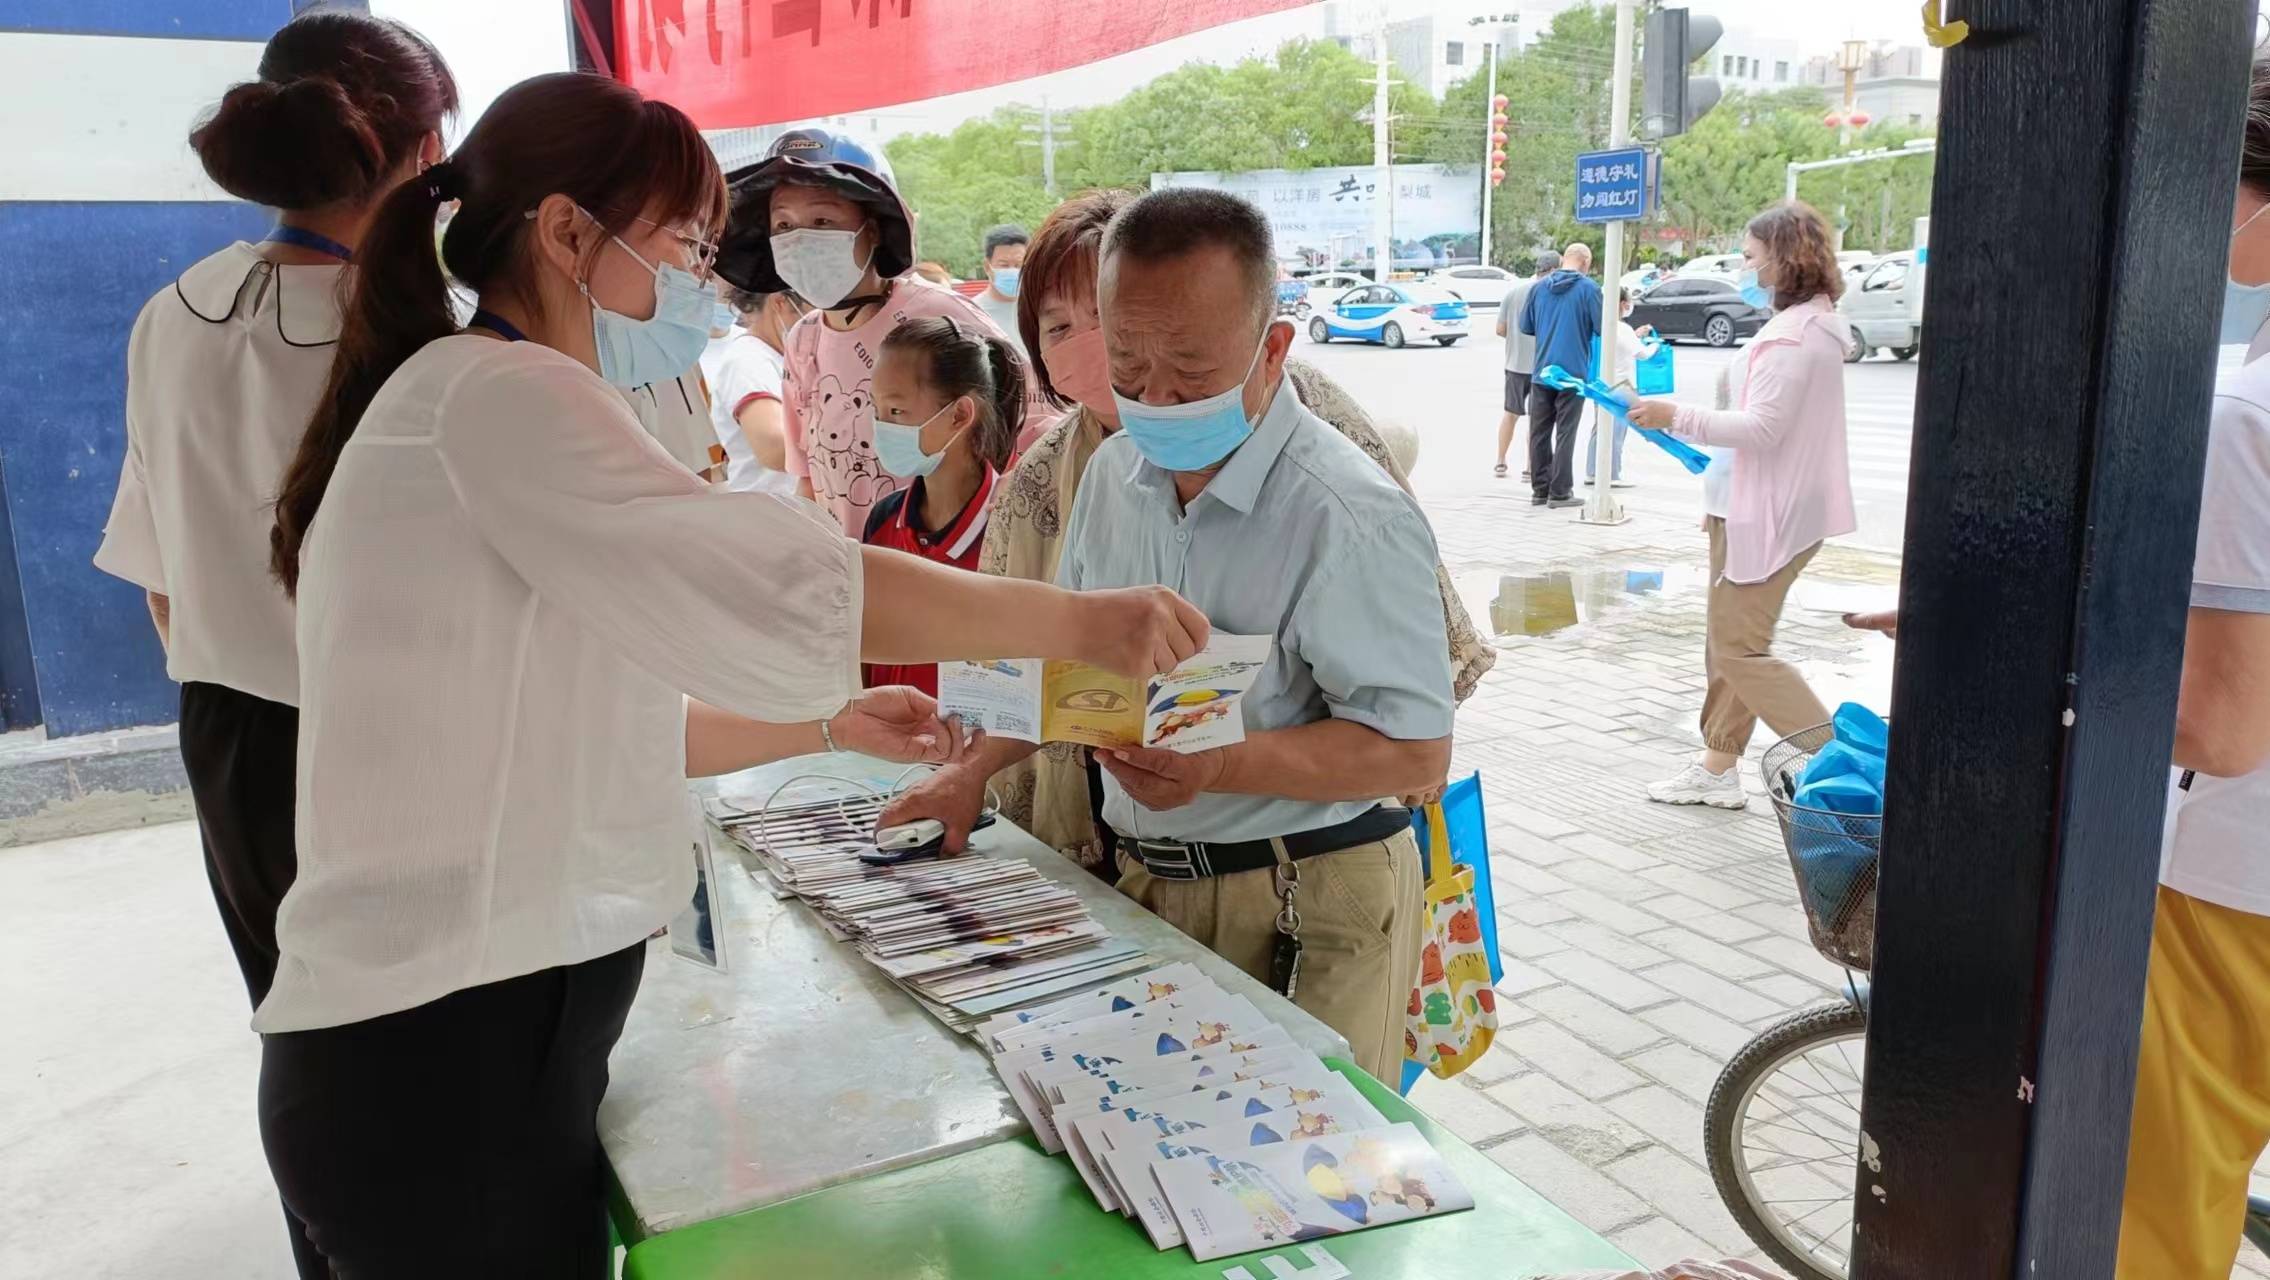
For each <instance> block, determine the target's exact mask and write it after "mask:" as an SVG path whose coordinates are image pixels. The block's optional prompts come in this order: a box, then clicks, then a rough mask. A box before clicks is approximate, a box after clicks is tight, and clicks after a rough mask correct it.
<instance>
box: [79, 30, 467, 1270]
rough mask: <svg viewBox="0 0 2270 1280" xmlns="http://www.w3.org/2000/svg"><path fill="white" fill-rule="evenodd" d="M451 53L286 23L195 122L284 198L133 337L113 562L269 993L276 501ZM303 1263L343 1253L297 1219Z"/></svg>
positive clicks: (276, 832)
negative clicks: (158, 669)
mask: <svg viewBox="0 0 2270 1280" xmlns="http://www.w3.org/2000/svg"><path fill="white" fill-rule="evenodd" d="M456 109H457V85H456V83H455V82H454V81H453V80H452V79H451V78H450V74H449V68H448V67H446V66H444V65H443V64H442V60H441V55H439V54H438V53H436V52H435V51H434V48H433V46H432V45H430V44H428V43H427V42H426V41H425V40H424V39H423V38H422V37H420V36H419V35H418V34H417V33H416V32H414V31H412V30H410V29H409V28H408V27H405V26H403V25H401V24H400V23H398V22H393V21H390V20H388V19H385V18H374V17H371V16H370V15H369V14H367V13H361V12H355V11H351V10H343V9H317V10H312V11H309V12H307V13H303V14H301V15H300V16H299V17H297V18H294V19H293V20H292V21H290V22H288V23H286V24H284V26H283V27H282V28H281V29H280V30H278V31H277V32H276V34H275V36H274V37H272V38H271V39H270V40H269V41H268V45H267V47H266V48H265V49H264V50H262V51H261V56H260V70H259V76H258V78H257V79H253V80H248V81H246V82H244V83H243V84H239V85H236V86H235V87H233V88H231V89H230V90H229V91H228V93H227V94H225V95H224V96H223V97H222V98H221V101H220V102H219V104H218V105H216V106H215V107H214V108H213V109H212V111H211V112H210V113H209V114H207V115H206V117H205V118H204V119H203V120H202V121H201V122H200V123H199V124H198V125H197V127H196V128H195V129H194V130H192V131H191V132H190V135H189V145H190V148H191V149H192V150H194V151H195V152H196V153H197V158H198V160H199V162H200V163H201V164H202V165H203V166H204V169H205V173H206V175H207V176H208V177H210V178H211V179H212V180H213V182H214V183H215V185H217V186H219V187H220V188H221V189H222V190H224V191H226V192H228V193H229V194H230V195H233V196H235V197H237V198H238V199H240V200H245V201H248V202H250V203H253V204H258V205H265V206H267V207H269V208H272V209H274V210H275V211H276V222H275V226H274V227H273V228H272V229H271V230H270V231H269V232H268V234H267V235H266V236H265V237H263V238H262V239H261V241H260V243H259V244H256V245H252V244H242V243H238V244H232V245H230V246H228V247H227V248H225V249H222V250H220V251H219V252H217V253H214V254H212V255H211V256H210V257H207V258H205V259H204V260H203V261H201V262H199V263H197V264H196V265H195V266H192V267H190V268H189V270H187V271H185V272H183V273H182V275H181V278H180V279H178V280H176V281H174V282H173V283H171V284H168V285H167V286H166V287H165V288H163V289H161V290H159V291H158V293H157V295H156V296H155V297H153V298H151V299H150V301H149V303H148V305H146V306H144V307H143V308H142V313H141V315H140V316H139V317H138V318H137V319H136V320H135V322H134V331H133V335H132V336H131V337H130V338H128V340H127V346H126V456H125V459H124V462H123V465H122V466H121V468H120V471H119V477H118V493H117V497H116V498H115V499H114V500H113V503H112V506H111V512H110V521H109V524H108V526H107V527H106V528H105V529H104V531H103V540H102V545H101V547H100V549H98V550H97V551H96V552H95V565H96V567H98V568H100V569H102V570H103V571H105V572H107V573H111V574H115V575H116V576H118V577H121V578H124V579H126V580H127V581H129V582H132V583H134V584H135V585H136V586H139V587H141V588H142V589H143V590H144V591H146V592H147V593H148V596H149V607H150V617H151V619H152V621H153V622H155V623H156V625H157V630H158V639H159V642H160V643H161V644H163V645H164V646H165V650H166V672H167V674H169V675H171V676H172V677H173V678H174V679H175V680H177V681H179V682H180V683H181V724H180V736H181V759H182V766H183V771H184V772H185V773H186V774H187V775H188V779H189V791H190V796H191V798H192V799H193V800H194V801H195V803H196V808H197V826H198V835H199V838H200V840H201V841H202V843H203V845H204V854H205V875H206V879H207V881H208V882H209V883H210V884H211V885H212V890H213V900H214V903H215V905H216V906H218V907H219V908H220V914H221V927H222V930H223V931H224V932H225V933H226V935H227V937H228V941H229V948H230V950H231V951H233V952H234V953H235V956H236V963H237V970H238V972H239V973H240V974H241V975H242V977H243V979H244V986H245V992H246V994H247V996H249V997H250V1000H251V1003H252V1004H255V1005H257V1004H259V1003H260V1000H261V999H262V997H264V996H266V995H267V994H268V986H269V983H270V982H271V980H273V978H274V977H275V973H276V905H277V903H279V902H280V901H282V900H283V897H284V892H285V890H287V889H289V888H290V887H291V884H292V878H293V876H294V874H295V872H296V869H297V866H298V862H297V859H296V858H295V857H294V855H293V844H292V821H293V811H294V805H293V790H294V778H293V771H294V768H295V764H294V760H295V752H296V750H297V742H298V737H299V662H298V658H297V656H296V655H295V653H294V651H293V642H292V604H291V601H290V600H289V599H287V598H286V597H285V595H284V592H283V591H282V590H281V589H280V588H279V587H278V586H277V584H276V583H275V581H274V580H273V579H272V578H270V577H269V575H268V572H267V559H268V556H267V548H268V523H269V505H270V504H271V503H272V502H273V501H274V500H275V497H276V487H277V485H278V483H279V482H280V481H281V480H282V479H283V474H284V465H285V463H286V462H288V461H289V460H290V459H291V456H292V451H293V450H294V449H295V448H296V447H297V446H298V444H299V438H300V433H301V431H303V430H304V429H305V428H306V426H307V420H308V415H309V414H310V413H311V412H312V411H313V410H314V408H315V404H316V400H317V398H318V397H319V396H320V395H321V393H322V390H323V380H324V378H325V376H326V375H327V374H328V372H329V371H330V368H331V357H332V353H333V350H334V349H335V344H336V340H337V338H338V334H339V303H338V298H339V285H340V281H341V277H342V276H343V275H345V274H346V273H347V270H348V263H349V262H350V261H351V260H352V258H353V257H354V253H355V249H356V248H357V247H358V246H359V245H361V243H362V242H363V238H364V234H365V232H366V230H367V228H368V226H369V223H370V219H371V215H372V212H373V211H374V210H375V209H376V208H377V206H378V204H379V202H380V201H381V200H382V199H384V198H385V196H386V195H387V194H388V193H389V192H391V191H393V190H394V188H395V187H396V186H398V185H400V184H401V183H402V182H404V181H405V180H408V179H411V178H414V177H415V176H416V175H417V174H418V172H419V171H420V170H421V169H423V168H425V167H426V166H427V165H430V164H432V163H434V162H435V161H437V160H439V159H440V158H441V129H442V126H443V125H444V123H445V122H446V121H447V119H448V117H449V116H450V114H451V113H452V112H454V111H455V110H456ZM286 1225H287V1228H288V1231H289V1234H290V1238H291V1242H292V1248H293V1250H294V1252H295V1254H297V1255H298V1256H299V1260H300V1265H301V1270H302V1273H303V1274H311V1275H327V1274H328V1269H327V1268H325V1267H324V1266H323V1263H322V1260H321V1259H320V1258H318V1257H315V1256H314V1254H313V1252H312V1250H311V1249H310V1248H309V1246H308V1244H307V1240H306V1237H305V1235H304V1234H303V1232H302V1231H301V1230H300V1226H299V1224H298V1223H297V1222H296V1221H287V1224H286Z"/></svg>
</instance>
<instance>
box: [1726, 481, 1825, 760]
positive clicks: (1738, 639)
mask: <svg viewBox="0 0 2270 1280" xmlns="http://www.w3.org/2000/svg"><path fill="white" fill-rule="evenodd" d="M1704 523H1705V526H1706V527H1707V528H1708V529H1709V530H1710V614H1709V621H1708V630H1707V631H1706V632H1705V634H1704V639H1703V671H1704V673H1705V674H1706V675H1708V676H1709V677H1710V683H1709V684H1708V685H1707V686H1705V688H1704V690H1703V709H1702V739H1703V745H1704V746H1705V747H1708V748H1710V749H1711V750H1712V751H1723V752H1725V753H1727V754H1728V755H1735V756H1738V755H1741V754H1742V752H1743V751H1744V750H1746V749H1747V748H1748V747H1749V745H1750V732H1751V731H1752V730H1753V729H1755V728H1757V725H1758V721H1760V720H1764V721H1765V722H1766V726H1767V727H1768V728H1770V729H1772V730H1773V731H1774V732H1775V733H1777V734H1780V735H1782V736H1784V737H1786V736H1788V735H1789V734H1792V733H1795V732H1797V731H1798V730H1800V729H1810V728H1812V727H1813V726H1814V725H1817V724H1823V723H1826V722H1827V720H1828V718H1829V709H1828V708H1827V707H1824V706H1822V705H1821V700H1820V698H1819V697H1817V696H1815V695H1814V693H1813V689H1812V686H1810V685H1808V684H1806V683H1805V677H1803V676H1801V675H1799V674H1797V668H1795V667H1793V666H1790V665H1789V664H1788V663H1786V662H1783V661H1782V660H1781V659H1779V658H1777V657H1775V656H1773V630H1774V627H1775V626H1776V625H1778V624H1779V623H1780V622H1781V606H1782V604H1783V602H1784V601H1786V600H1787V599H1788V598H1789V588H1790V587H1791V586H1793V585H1795V584H1796V582H1797V575H1798V574H1800V573H1802V572H1804V571H1805V566H1806V565H1808V564H1810V563H1812V560H1813V557H1814V555H1815V554H1817V553H1818V552H1819V551H1820V549H1821V544H1820V543H1818V542H1816V543H1814V544H1813V545H1812V546H1810V547H1807V548H1806V549H1805V550H1803V551H1800V552H1798V553H1797V557H1796V559H1793V560H1791V561H1790V562H1789V563H1788V564H1785V565H1783V566H1781V570H1780V571H1779V572H1778V573H1775V574H1774V575H1773V576H1772V577H1770V578H1768V579H1766V580H1765V581H1764V582H1753V583H1750V584H1748V585H1747V586H1743V585H1738V584H1735V583H1732V582H1726V581H1724V580H1723V576H1724V574H1725V573H1726V522H1725V521H1724V520H1721V519H1719V518H1718V517H1717V516H1712V517H1710V518H1709V519H1708V520H1707V521H1705V522H1704Z"/></svg>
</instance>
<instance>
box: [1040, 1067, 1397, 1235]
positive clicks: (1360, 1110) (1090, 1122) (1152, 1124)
mask: <svg viewBox="0 0 2270 1280" xmlns="http://www.w3.org/2000/svg"><path fill="white" fill-rule="evenodd" d="M1219 1092H1220V1093H1222V1094H1226V1095H1227V1096H1220V1097H1218V1096H1216V1095H1214V1094H1201V1095H1197V1096H1196V1097H1194V1098H1191V1099H1190V1100H1187V1101H1180V1100H1177V1101H1170V1102H1166V1103H1161V1104H1159V1106H1158V1108H1157V1109H1156V1110H1152V1111H1150V1112H1148V1113H1147V1114H1146V1113H1144V1112H1142V1111H1140V1110H1137V1109H1134V1108H1128V1109H1126V1110H1123V1111H1115V1112H1112V1113H1111V1114H1109V1115H1103V1116H1081V1117H1079V1118H1078V1119H1077V1120H1074V1121H1072V1122H1071V1125H1070V1128H1069V1130H1068V1136H1069V1138H1070V1141H1069V1142H1068V1144H1067V1145H1068V1148H1069V1150H1070V1152H1071V1155H1072V1159H1073V1163H1074V1164H1075V1165H1079V1164H1080V1163H1081V1162H1082V1161H1083V1160H1084V1161H1087V1162H1089V1163H1090V1164H1092V1165H1093V1166H1094V1167H1095V1169H1096V1170H1097V1171H1098V1172H1099V1173H1100V1174H1101V1175H1102V1176H1101V1179H1100V1180H1101V1182H1102V1183H1103V1185H1104V1189H1105V1191H1106V1192H1107V1193H1108V1194H1109V1195H1110V1197H1111V1200H1112V1201H1113V1203H1110V1204H1106V1205H1105V1206H1104V1207H1105V1208H1113V1207H1117V1208H1118V1209H1119V1211H1120V1212H1121V1213H1123V1214H1125V1215H1127V1216H1128V1217H1130V1218H1133V1217H1142V1218H1143V1219H1144V1225H1145V1226H1146V1227H1147V1228H1149V1229H1150V1230H1151V1236H1152V1239H1153V1240H1154V1241H1155V1242H1157V1243H1158V1244H1159V1245H1160V1247H1162V1248H1164V1247H1166V1246H1167V1245H1169V1244H1180V1243H1181V1236H1180V1233H1179V1232H1177V1231H1176V1230H1175V1227H1174V1217H1173V1215H1172V1214H1171V1213H1170V1212H1168V1211H1167V1208H1166V1201H1165V1200H1164V1199H1163V1198H1161V1197H1160V1196H1158V1194H1157V1191H1156V1188H1154V1187H1153V1186H1152V1184H1151V1176H1150V1162H1151V1160H1152V1159H1154V1158H1157V1157H1161V1156H1165V1155H1168V1154H1169V1153H1170V1152H1178V1151H1186V1150H1188V1149H1195V1148H1213V1147H1217V1146H1252V1147H1258V1146H1264V1145H1266V1144H1269V1143H1274V1142H1297V1141H1299V1140H1301V1139H1304V1138H1319V1137H1322V1136H1324V1135H1325V1134H1328V1133H1352V1132H1354V1131H1356V1130H1358V1129H1376V1128H1379V1127H1382V1126H1384V1125H1385V1124H1386V1123H1387V1118H1386V1117H1385V1116H1382V1115H1381V1114H1380V1113H1379V1109H1378V1108H1376V1107H1374V1106H1372V1105H1371V1103H1369V1102H1367V1101H1365V1100H1364V1098H1363V1095H1361V1094H1359V1093H1357V1092H1356V1091H1355V1089H1354V1087H1353V1086H1351V1085H1349V1083H1348V1082H1347V1080H1346V1079H1344V1078H1343V1077H1341V1076H1337V1075H1333V1074H1332V1073H1330V1072H1328V1071H1327V1072H1324V1073H1323V1075H1322V1076H1321V1077H1319V1078H1315V1079H1314V1080H1313V1081H1312V1083H1310V1084H1309V1085H1306V1086H1301V1085H1295V1086H1291V1087H1287V1086H1281V1085H1280V1086H1276V1087H1272V1088H1253V1087H1248V1088H1245V1089H1241V1090H1236V1091H1232V1090H1222V1091H1219ZM1087 1173H1088V1170H1087V1169H1086V1168H1082V1169H1081V1174H1082V1177H1086V1176H1087ZM1094 1189H1095V1188H1094V1185H1093V1184H1092V1183H1091V1185H1090V1190H1091V1191H1092V1190H1094ZM1097 1198H1098V1200H1099V1201H1100V1200H1102V1199H1103V1196H1101V1195H1099V1196H1098V1197H1097ZM1145 1200H1149V1201H1152V1202H1153V1203H1152V1206H1151V1208H1150V1209H1149V1210H1147V1211H1146V1210H1145V1209H1144V1207H1143V1202H1144V1201H1145ZM1170 1237H1171V1238H1170Z"/></svg>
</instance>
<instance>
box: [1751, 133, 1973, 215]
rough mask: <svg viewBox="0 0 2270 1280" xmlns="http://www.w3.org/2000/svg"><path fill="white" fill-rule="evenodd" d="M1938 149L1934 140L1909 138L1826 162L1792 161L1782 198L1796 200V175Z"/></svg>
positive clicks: (1832, 158) (1922, 153) (1925, 154)
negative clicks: (1894, 144)
mask: <svg viewBox="0 0 2270 1280" xmlns="http://www.w3.org/2000/svg"><path fill="white" fill-rule="evenodd" d="M1938 149H1939V142H1938V140H1937V139H1935V138H1909V139H1908V140H1907V141H1905V142H1903V143H1901V144H1900V145H1898V146H1896V147H1880V148H1878V149H1877V150H1874V151H1860V152H1855V153H1853V154H1852V155H1848V156H1831V157H1829V158H1828V159H1826V160H1792V161H1790V162H1789V172H1788V177H1787V179H1786V180H1785V181H1784V182H1783V183H1782V188H1781V193H1782V198H1783V199H1787V200H1795V199H1796V198H1797V175H1798V174H1800V173H1810V172H1812V171H1813V170H1815V169H1841V168H1843V167H1844V166H1845V165H1848V164H1867V163H1869V162H1870V161H1874V160H1897V159H1899V158H1900V157H1901V156H1927V155H1930V154H1931V153H1933V152H1934V151H1937V150H1938Z"/></svg>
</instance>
